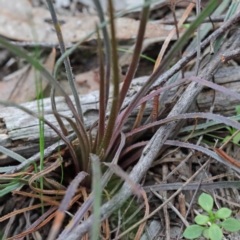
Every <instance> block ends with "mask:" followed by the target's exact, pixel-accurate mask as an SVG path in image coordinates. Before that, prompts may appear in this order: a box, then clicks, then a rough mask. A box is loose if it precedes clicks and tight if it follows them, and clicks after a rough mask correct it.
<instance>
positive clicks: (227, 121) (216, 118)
mask: <svg viewBox="0 0 240 240" xmlns="http://www.w3.org/2000/svg"><path fill="white" fill-rule="evenodd" d="M188 118H207V119H211V120H214V121H216V122H219V123H224V124H226V125H227V126H231V127H234V128H236V129H238V130H240V123H239V122H236V121H234V120H231V119H229V118H227V117H224V116H221V115H217V114H213V113H185V114H179V115H177V116H174V117H168V118H165V119H162V120H159V121H156V122H154V123H150V124H147V125H145V126H142V127H139V128H136V129H134V130H133V131H131V132H130V133H128V134H127V135H126V136H127V137H129V136H132V135H133V134H136V133H138V132H141V131H143V130H146V129H149V128H152V127H155V126H158V125H160V124H164V123H167V122H170V121H176V120H180V119H188Z"/></svg>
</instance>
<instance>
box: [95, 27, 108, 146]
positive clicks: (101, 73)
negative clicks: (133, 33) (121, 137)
mask: <svg viewBox="0 0 240 240" xmlns="http://www.w3.org/2000/svg"><path fill="white" fill-rule="evenodd" d="M97 35H98V59H99V76H100V89H99V92H100V93H99V122H98V133H97V138H96V140H95V141H97V144H94V145H95V146H97V147H98V146H99V144H100V143H101V141H102V139H103V136H104V128H105V112H106V108H105V106H106V105H105V104H106V101H105V99H104V98H105V94H106V92H105V91H106V88H105V87H104V83H105V81H104V65H103V52H102V46H101V39H100V36H99V31H97ZM97 147H96V149H97Z"/></svg>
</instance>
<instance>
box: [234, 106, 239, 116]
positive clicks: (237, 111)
mask: <svg viewBox="0 0 240 240" xmlns="http://www.w3.org/2000/svg"><path fill="white" fill-rule="evenodd" d="M235 108H236V113H237V115H238V114H240V105H238V106H236V107H235Z"/></svg>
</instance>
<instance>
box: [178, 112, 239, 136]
mask: <svg viewBox="0 0 240 240" xmlns="http://www.w3.org/2000/svg"><path fill="white" fill-rule="evenodd" d="M229 119H231V120H233V121H239V120H240V115H236V116H232V117H229ZM215 125H218V126H215ZM212 126H215V128H213V129H210V131H214V130H218V129H220V128H223V127H225V126H226V125H223V124H219V123H218V122H215V121H209V122H207V123H201V124H198V125H197V126H196V127H195V126H187V127H184V128H182V129H181V130H180V133H183V132H189V131H192V130H193V129H196V130H199V129H205V128H209V127H212ZM206 131H207V132H208V130H207V129H206ZM204 133H205V131H204V132H203V134H204Z"/></svg>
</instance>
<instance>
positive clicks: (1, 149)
mask: <svg viewBox="0 0 240 240" xmlns="http://www.w3.org/2000/svg"><path fill="white" fill-rule="evenodd" d="M0 152H2V153H4V154H6V155H7V156H9V157H11V158H13V159H15V160H17V161H18V162H24V161H26V160H27V159H26V158H24V157H22V156H21V155H19V154H17V153H15V152H13V151H11V150H9V149H7V148H5V147H3V146H1V145H0Z"/></svg>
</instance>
